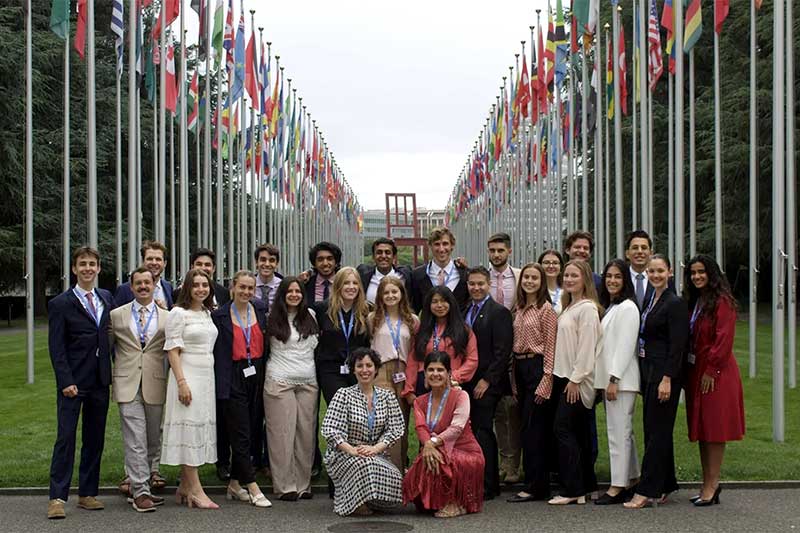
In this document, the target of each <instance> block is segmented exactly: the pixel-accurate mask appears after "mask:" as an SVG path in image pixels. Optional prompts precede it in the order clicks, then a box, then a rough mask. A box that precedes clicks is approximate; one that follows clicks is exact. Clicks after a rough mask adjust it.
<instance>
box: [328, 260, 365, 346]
mask: <svg viewBox="0 0 800 533" xmlns="http://www.w3.org/2000/svg"><path fill="white" fill-rule="evenodd" d="M348 276H353V277H355V278H356V283H358V295H357V296H356V299H355V300H354V301H353V313H354V314H355V315H354V319H355V323H356V331H357V332H358V333H360V334H364V333H366V332H367V315H369V307H368V306H367V298H366V297H365V295H364V287H362V286H361V276H359V275H358V271H357V270H356V269H355V268H353V267H349V266H348V267H344V268H342V269H341V270H339V271H338V272H337V273H336V275H335V276H334V277H333V290H332V291H331V295H330V300H329V304H328V318H330V320H331V323H332V324H333V327H334V328H335V329H340V328H341V326H340V325H339V311H341V309H342V296H341V292H342V287H344V283H345V281H347V277H348Z"/></svg>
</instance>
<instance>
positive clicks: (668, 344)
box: [639, 290, 689, 383]
mask: <svg viewBox="0 0 800 533" xmlns="http://www.w3.org/2000/svg"><path fill="white" fill-rule="evenodd" d="M641 339H642V340H643V341H644V351H645V356H644V358H643V359H640V361H639V369H640V373H641V379H642V381H643V382H646V383H657V382H659V381H661V378H663V377H664V376H669V377H671V378H672V379H673V381H674V380H676V379H678V378H680V372H681V367H682V365H683V359H684V356H685V355H686V351H687V348H688V343H689V310H688V309H687V307H686V302H684V301H683V300H682V299H681V298H680V297H679V296H678V295H676V294H675V293H673V292H671V291H669V290H666V291H664V294H662V295H661V298H659V299H658V301H657V302H656V304H655V305H654V306H653V308H652V309H651V310H650V312H649V313H648V315H647V320H646V322H645V324H644V330H643V331H642V334H641Z"/></svg>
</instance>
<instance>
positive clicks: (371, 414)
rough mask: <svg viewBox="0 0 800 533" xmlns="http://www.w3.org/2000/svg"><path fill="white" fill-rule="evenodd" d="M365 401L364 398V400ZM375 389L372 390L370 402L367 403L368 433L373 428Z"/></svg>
mask: <svg viewBox="0 0 800 533" xmlns="http://www.w3.org/2000/svg"><path fill="white" fill-rule="evenodd" d="M364 399H365V400H366V398H364ZM375 414H376V409H375V389H373V390H372V401H371V402H367V427H369V430H370V432H372V429H373V428H374V427H375Z"/></svg>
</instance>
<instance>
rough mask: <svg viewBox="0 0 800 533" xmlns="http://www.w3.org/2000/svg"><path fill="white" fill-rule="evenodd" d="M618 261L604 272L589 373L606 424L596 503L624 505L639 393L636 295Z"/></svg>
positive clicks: (631, 480)
mask: <svg viewBox="0 0 800 533" xmlns="http://www.w3.org/2000/svg"><path fill="white" fill-rule="evenodd" d="M628 271H629V269H628V266H627V265H626V264H625V262H624V261H623V260H622V259H612V260H611V261H609V263H608V264H607V265H606V266H605V269H604V270H603V285H602V287H601V288H600V304H601V305H602V306H603V307H605V308H606V313H605V315H604V316H603V320H602V322H601V325H602V326H603V349H602V352H601V355H600V357H598V358H597V361H596V363H595V370H594V384H595V388H597V389H600V390H603V391H604V392H605V394H604V395H603V397H604V403H605V408H606V422H607V426H608V428H607V429H608V456H609V459H610V460H611V486H610V487H609V488H608V491H607V492H606V493H605V494H603V495H602V496H601V497H600V498H599V499H597V500H595V502H594V503H595V504H597V505H611V504H618V503H623V502H624V500H625V498H626V497H627V496H629V495H628V490H627V489H628V488H629V487H630V486H631V485H633V484H635V483H636V481H637V480H638V478H639V459H638V458H637V455H636V440H635V439H634V437H633V412H634V407H635V405H636V395H637V393H638V392H639V362H638V360H637V357H636V355H637V351H638V350H637V348H638V347H637V342H638V338H639V307H638V305H637V304H636V291H635V289H634V287H633V282H632V281H631V277H630V275H629V274H628Z"/></svg>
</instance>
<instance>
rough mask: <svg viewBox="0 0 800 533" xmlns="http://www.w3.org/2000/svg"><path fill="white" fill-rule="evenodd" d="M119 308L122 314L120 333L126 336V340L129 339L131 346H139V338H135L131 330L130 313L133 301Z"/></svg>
mask: <svg viewBox="0 0 800 533" xmlns="http://www.w3.org/2000/svg"><path fill="white" fill-rule="evenodd" d="M119 309H120V314H121V315H122V321H121V323H120V324H119V327H120V329H121V330H122V332H121V335H125V336H126V337H128V340H130V341H131V344H132V345H133V346H139V339H137V338H136V335H135V334H134V333H133V330H131V313H133V302H130V303H127V304H125V305H123V306H122V307H120V308H119Z"/></svg>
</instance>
